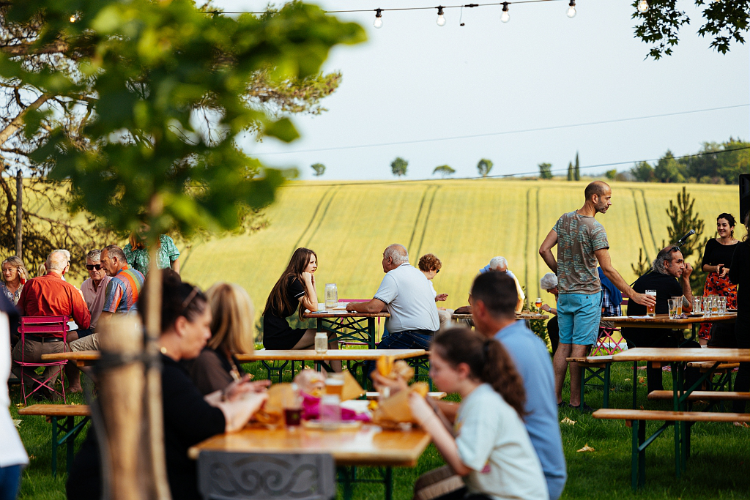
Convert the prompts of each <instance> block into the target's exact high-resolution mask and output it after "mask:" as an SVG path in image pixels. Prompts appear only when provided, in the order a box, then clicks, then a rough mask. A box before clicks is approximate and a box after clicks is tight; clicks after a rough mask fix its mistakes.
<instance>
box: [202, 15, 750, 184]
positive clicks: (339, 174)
mask: <svg viewBox="0 0 750 500" xmlns="http://www.w3.org/2000/svg"><path fill="white" fill-rule="evenodd" d="M216 4H217V5H218V6H220V7H222V8H224V9H225V10H227V11H229V10H233V11H254V10H255V11H258V10H263V9H264V8H265V6H266V4H267V2H266V1H265V0H219V1H217V2H216ZM317 4H318V5H320V6H321V7H322V8H324V9H326V10H339V9H372V10H374V9H375V8H383V9H388V8H389V7H392V8H393V7H432V6H437V5H438V3H437V2H430V1H429V0H400V1H395V0H346V1H345V0H326V1H321V2H317ZM451 5H452V4H451ZM694 7H695V6H694V2H693V1H692V0H689V1H688V0H681V1H679V2H678V8H680V9H684V10H685V11H686V12H687V13H688V15H690V17H691V20H692V23H691V24H690V25H687V26H684V27H683V28H682V30H681V32H680V37H681V39H680V43H679V45H677V46H676V47H675V48H674V54H673V55H672V56H665V57H664V58H662V59H660V60H653V59H650V58H646V55H647V53H648V49H649V45H648V44H646V43H644V42H642V41H641V40H639V39H636V38H635V37H634V34H633V31H634V29H633V27H634V26H635V24H636V23H635V20H633V19H631V14H632V12H633V8H632V6H631V5H630V2H629V1H627V0H607V1H604V0H596V1H595V0H579V1H577V7H576V8H577V15H576V16H575V17H574V18H572V19H570V18H568V17H567V16H566V12H567V8H568V5H567V2H559V1H552V2H544V3H530V4H515V5H511V6H510V16H511V17H510V22H508V23H501V22H500V14H501V7H500V6H490V7H481V8H473V9H466V8H465V9H463V20H462V21H463V23H464V24H465V25H464V26H460V25H459V16H460V14H461V10H460V9H446V11H445V17H446V21H447V22H446V24H445V26H442V27H440V26H438V25H437V23H436V20H437V10H420V11H386V12H384V13H383V27H382V28H381V29H375V28H374V27H373V20H374V19H375V15H374V13H373V12H363V13H350V14H338V16H339V17H340V18H341V19H344V20H350V21H355V22H358V23H360V24H361V25H362V26H364V27H365V29H366V31H367V34H368V41H367V42H365V43H362V44H359V45H356V46H342V47H337V48H335V49H334V50H333V51H332V53H331V56H330V58H329V60H328V61H327V62H326V64H325V66H324V71H341V72H342V74H343V80H342V83H341V85H340V87H339V89H338V90H337V91H336V92H335V93H334V94H333V95H332V96H330V97H328V98H326V99H325V100H324V101H323V104H324V106H325V107H326V108H327V109H328V111H327V112H325V113H324V114H322V115H320V116H296V117H294V121H295V124H296V125H297V127H298V130H299V131H300V133H301V135H302V138H301V139H299V140H297V141H295V142H293V143H291V144H284V143H281V142H279V141H277V140H275V139H265V140H264V141H263V142H262V143H256V142H252V141H248V142H245V143H244V144H243V148H244V149H245V150H246V151H247V152H248V153H249V154H251V155H255V156H257V157H258V158H260V159H261V160H262V161H263V162H264V163H265V164H266V165H268V166H273V167H285V168H286V167H297V168H298V169H299V172H300V176H299V179H312V178H313V175H312V174H313V171H312V169H311V168H310V165H312V164H314V163H322V164H324V165H325V166H326V170H325V174H324V175H323V176H322V177H321V178H320V179H321V180H388V179H394V176H393V174H392V173H391V168H390V163H391V162H392V161H393V160H394V159H395V158H396V157H402V158H404V159H405V160H407V161H408V162H409V166H408V170H407V175H406V176H405V177H404V178H403V179H407V180H417V179H430V178H438V177H439V176H436V175H433V173H432V172H433V170H434V168H435V167H436V166H439V165H446V164H447V165H449V166H451V167H452V168H454V169H455V170H456V173H455V174H454V177H456V178H459V177H476V176H477V175H478V173H477V162H478V161H479V160H480V159H482V158H487V159H490V160H492V162H493V163H494V168H493V169H492V171H491V175H508V174H519V173H528V174H531V175H535V174H536V173H538V167H537V165H538V164H539V163H542V162H548V163H551V164H552V168H553V171H554V170H556V169H557V170H560V174H564V172H566V171H567V165H568V162H569V161H571V160H573V159H574V158H575V155H576V153H577V152H578V153H579V155H580V164H581V166H582V167H592V168H586V169H584V170H582V173H584V174H598V173H602V172H604V171H605V170H609V169H612V168H616V169H617V170H618V171H625V170H628V169H630V168H631V167H632V166H633V162H635V161H640V160H656V159H658V158H659V157H661V156H662V155H663V154H664V153H665V152H666V151H667V150H671V151H672V152H673V153H674V155H675V156H679V155H687V154H692V153H696V152H698V150H699V149H700V148H701V146H702V144H703V143H704V142H707V141H714V142H721V141H725V140H727V139H729V137H730V136H731V137H734V138H740V139H743V140H750V106H748V104H750V50H749V49H748V45H747V44H745V45H738V44H734V45H732V47H731V51H730V52H729V53H728V54H726V55H722V54H720V53H718V52H716V51H714V50H712V49H711V48H710V47H709V43H710V39H707V38H701V37H700V36H699V35H698V34H697V30H698V28H699V27H700V25H701V21H702V17H701V16H700V13H699V12H698V11H697V10H695V8H694ZM732 106H733V107H732ZM726 107H732V108H729V109H720V110H713V111H700V112H693V111H699V110H706V109H711V108H726ZM685 112H693V113H686V114H685ZM670 114H671V115H672V116H659V117H652V118H646V119H635V120H634V119H633V118H641V117H649V116H653V115H670ZM618 120H619V121H618ZM611 121H614V122H613V123H600V122H611ZM592 122H597V124H595V125H590V123H592ZM587 124H589V125H587ZM540 129H545V130H540ZM466 136H479V137H468V138H467V137H466ZM360 146H363V147H360ZM621 162H622V164H620V165H608V166H604V165H605V164H616V163H621Z"/></svg>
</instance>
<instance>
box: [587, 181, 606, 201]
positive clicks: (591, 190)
mask: <svg viewBox="0 0 750 500" xmlns="http://www.w3.org/2000/svg"><path fill="white" fill-rule="evenodd" d="M608 187H609V184H607V183H606V182H603V181H594V182H592V183H590V184H589V185H588V186H586V189H585V190H584V192H583V196H585V197H586V201H588V200H590V199H591V197H592V196H594V195H597V196H602V195H604V193H605V191H606V188H608Z"/></svg>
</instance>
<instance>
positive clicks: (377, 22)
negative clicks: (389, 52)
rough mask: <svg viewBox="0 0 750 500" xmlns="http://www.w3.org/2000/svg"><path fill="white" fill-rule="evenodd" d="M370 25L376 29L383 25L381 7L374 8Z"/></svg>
mask: <svg viewBox="0 0 750 500" xmlns="http://www.w3.org/2000/svg"><path fill="white" fill-rule="evenodd" d="M372 25H373V26H375V27H376V28H378V29H380V28H382V27H383V9H375V22H374V23H372Z"/></svg>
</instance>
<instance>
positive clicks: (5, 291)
mask: <svg viewBox="0 0 750 500" xmlns="http://www.w3.org/2000/svg"><path fill="white" fill-rule="evenodd" d="M21 290H23V283H21V284H20V285H18V290H16V291H15V293H13V292H11V291H10V290H9V289H8V287H7V286H5V285H4V284H0V292H2V293H3V295H5V296H6V297H7V298H8V300H10V301H11V302H13V305H14V306H15V305H18V299H20V298H21Z"/></svg>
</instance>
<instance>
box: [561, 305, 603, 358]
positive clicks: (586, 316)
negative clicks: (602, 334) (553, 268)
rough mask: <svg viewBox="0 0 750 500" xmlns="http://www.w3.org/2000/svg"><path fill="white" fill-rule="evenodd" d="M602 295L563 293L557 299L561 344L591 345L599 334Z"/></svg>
mask: <svg viewBox="0 0 750 500" xmlns="http://www.w3.org/2000/svg"><path fill="white" fill-rule="evenodd" d="M601 316H602V293H601V292H597V293H592V294H591V295H586V294H583V293H561V294H560V295H559V297H558V299H557V322H558V324H559V325H560V343H561V344H577V345H591V344H593V343H594V342H595V341H596V334H597V333H598V332H599V320H600V319H601Z"/></svg>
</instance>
